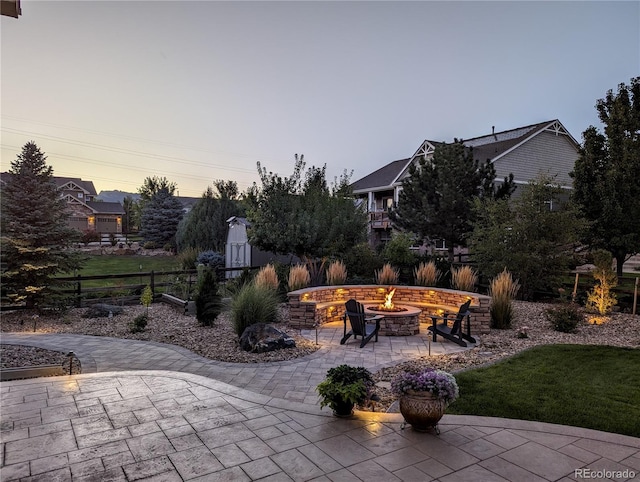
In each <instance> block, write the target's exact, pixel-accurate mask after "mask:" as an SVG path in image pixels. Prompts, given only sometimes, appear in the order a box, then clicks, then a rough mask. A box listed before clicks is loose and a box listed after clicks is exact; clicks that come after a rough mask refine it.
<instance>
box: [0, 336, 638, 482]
mask: <svg viewBox="0 0 640 482" xmlns="http://www.w3.org/2000/svg"><path fill="white" fill-rule="evenodd" d="M306 336H308V337H309V338H311V339H314V338H315V332H312V331H310V332H307V333H306ZM340 337H341V329H340V326H337V325H336V326H329V327H326V328H323V329H322V330H321V331H320V332H319V341H320V342H321V343H322V344H323V348H322V349H321V350H319V351H318V352H316V353H315V354H314V355H312V356H310V357H305V358H303V359H298V360H293V361H289V362H277V363H269V364H256V365H241V364H231V363H222V362H216V361H212V360H207V359H204V358H202V357H199V356H198V355H195V354H193V353H191V352H189V351H188V350H185V349H183V348H179V347H175V346H171V345H163V344H158V343H147V342H139V341H132V340H119V339H112V338H99V337H90V336H80V335H45V334H3V335H2V343H15V344H26V345H33V346H40V347H43V348H49V349H57V350H61V351H69V350H72V351H74V352H75V353H76V354H77V355H78V357H79V358H80V360H81V362H82V366H83V372H84V373H83V374H82V375H76V376H67V377H52V378H44V379H31V380H21V381H13V382H2V383H1V384H0V394H1V409H2V412H1V414H0V422H1V429H2V432H1V433H0V437H1V438H0V453H1V457H2V460H1V464H2V468H1V469H0V470H1V472H0V479H1V480H2V481H5V480H6V481H9V480H24V481H57V480H60V481H67V480H73V481H120V480H122V481H132V480H148V481H173V480H176V481H180V480H198V481H217V480H220V481H230V480H246V481H249V480H264V481H291V480H294V481H306V480H315V481H360V480H366V481H368V482H369V481H385V482H386V481H392V480H404V481H431V480H434V481H441V482H450V481H505V480H507V481H524V480H530V481H558V480H559V481H570V480H579V479H580V478H581V477H582V478H590V479H592V480H630V479H631V480H632V479H633V478H634V477H635V478H638V479H639V480H640V439H638V438H633V437H626V436H622V435H616V434H610V433H604V432H597V431H593V430H586V429H581V428H574V427H565V426H559V425H551V424H544V423H537V422H526V421H519V420H506V419H495V418H483V417H470V416H453V415H445V417H444V418H443V420H442V422H441V424H440V429H441V434H440V435H435V434H432V433H426V434H424V433H417V432H413V431H412V430H411V429H410V428H406V429H404V430H403V429H402V428H401V423H402V417H401V415H399V414H383V413H369V412H366V413H365V412H358V413H357V415H356V416H355V417H354V418H353V419H350V420H344V419H336V418H334V417H333V416H331V414H330V411H329V410H327V409H324V410H320V408H319V405H318V404H317V396H316V394H315V392H314V390H315V385H316V384H317V383H318V382H319V381H320V380H322V378H323V377H324V374H325V373H326V370H327V369H328V368H330V367H332V366H336V365H338V364H340V363H349V364H356V365H362V366H366V367H368V368H370V369H374V370H375V369H378V368H380V367H382V366H385V365H388V364H392V363H397V362H398V361H402V360H405V359H408V358H410V357H412V356H416V355H418V354H426V353H428V350H429V349H431V351H432V354H437V353H445V352H450V351H455V350H459V349H460V348H459V347H458V346H457V345H453V344H450V343H440V342H439V343H436V344H431V346H430V343H429V341H428V338H427V336H426V335H420V336H416V337H402V338H391V337H389V338H387V337H381V338H380V342H378V343H369V344H368V345H367V346H365V347H364V348H363V349H362V350H361V349H359V348H357V346H358V344H355V343H353V344H350V345H346V346H341V345H339V343H338V342H339V339H340ZM598 475H602V477H601V478H597V477H596V476H598Z"/></svg>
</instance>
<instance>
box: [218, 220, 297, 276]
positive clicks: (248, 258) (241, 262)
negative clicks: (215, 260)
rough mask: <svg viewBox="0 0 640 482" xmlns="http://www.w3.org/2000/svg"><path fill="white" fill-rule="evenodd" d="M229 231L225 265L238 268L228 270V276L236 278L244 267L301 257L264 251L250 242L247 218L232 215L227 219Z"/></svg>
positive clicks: (287, 262)
mask: <svg viewBox="0 0 640 482" xmlns="http://www.w3.org/2000/svg"><path fill="white" fill-rule="evenodd" d="M227 224H228V225H229V231H228V232H227V245H226V249H225V267H226V268H227V269H231V268H238V269H237V270H231V271H227V278H235V277H236V276H239V275H240V273H242V268H247V267H260V266H264V265H266V264H269V263H283V264H290V263H296V262H298V261H299V259H298V258H297V257H296V256H294V255H290V256H284V255H280V254H275V253H271V252H267V251H262V250H260V249H258V248H256V247H254V246H251V245H250V244H249V238H248V236H247V228H248V227H250V226H251V223H250V222H249V221H247V219H246V218H241V217H239V216H232V217H230V218H229V219H227Z"/></svg>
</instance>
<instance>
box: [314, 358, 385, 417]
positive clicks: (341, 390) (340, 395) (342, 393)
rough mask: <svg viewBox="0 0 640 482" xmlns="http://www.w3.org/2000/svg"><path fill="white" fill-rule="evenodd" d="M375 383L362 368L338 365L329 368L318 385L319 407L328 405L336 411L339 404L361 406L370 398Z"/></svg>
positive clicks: (367, 371) (369, 373) (368, 372)
mask: <svg viewBox="0 0 640 482" xmlns="http://www.w3.org/2000/svg"><path fill="white" fill-rule="evenodd" d="M374 386H375V381H374V380H373V376H372V375H371V372H370V371H369V370H367V369H366V368H364V367H353V366H350V365H339V366H337V367H333V368H329V370H328V371H327V376H326V378H325V379H324V380H323V381H322V382H320V383H319V384H318V386H317V387H316V390H317V391H318V394H319V395H320V397H321V398H320V407H325V406H327V405H329V407H330V408H331V409H332V410H337V409H338V406H339V405H340V403H341V402H347V403H352V404H356V403H357V404H363V403H364V402H366V401H367V400H368V399H370V398H371V397H372V394H373V389H374Z"/></svg>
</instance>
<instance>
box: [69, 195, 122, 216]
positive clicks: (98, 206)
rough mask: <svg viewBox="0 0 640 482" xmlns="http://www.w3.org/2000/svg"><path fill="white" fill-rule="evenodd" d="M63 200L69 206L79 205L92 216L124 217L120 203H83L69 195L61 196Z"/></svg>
mask: <svg viewBox="0 0 640 482" xmlns="http://www.w3.org/2000/svg"><path fill="white" fill-rule="evenodd" d="M63 199H64V200H65V201H66V202H67V203H69V204H80V205H82V206H85V207H86V208H88V209H90V210H91V211H92V212H93V214H95V215H100V214H118V215H124V208H123V207H122V204H120V203H105V202H101V201H83V200H81V199H77V198H75V197H74V196H71V195H70V194H67V195H65V196H63Z"/></svg>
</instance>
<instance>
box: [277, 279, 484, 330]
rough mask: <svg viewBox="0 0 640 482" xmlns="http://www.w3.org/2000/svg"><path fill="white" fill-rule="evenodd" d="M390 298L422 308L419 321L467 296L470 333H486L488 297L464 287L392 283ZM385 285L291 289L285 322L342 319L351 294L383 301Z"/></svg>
mask: <svg viewBox="0 0 640 482" xmlns="http://www.w3.org/2000/svg"><path fill="white" fill-rule="evenodd" d="M394 288H395V289H396V292H395V294H394V296H393V302H394V303H395V304H400V305H409V306H415V307H416V308H420V309H422V313H421V315H420V323H421V325H422V324H425V326H424V329H426V326H428V325H427V324H431V318H430V315H432V314H442V313H444V312H456V313H457V311H458V308H459V306H460V305H461V304H462V303H464V302H465V301H467V300H468V299H471V307H470V310H471V333H472V334H476V335H477V334H483V333H489V329H490V325H489V322H490V314H489V304H490V302H491V297H489V296H486V295H481V294H478V293H471V292H467V291H456V290H448V289H444V288H433V287H425V286H394ZM386 292H387V288H386V287H383V286H377V285H343V286H316V287H314V288H304V289H301V290H296V291H291V292H289V293H288V294H287V297H288V300H289V324H290V325H291V326H292V327H294V328H299V329H309V328H314V327H316V326H321V325H323V324H324V323H328V322H331V321H342V319H343V316H344V303H345V302H346V301H347V300H349V299H351V298H354V299H355V300H357V301H359V302H360V303H383V302H384V295H385V293H386Z"/></svg>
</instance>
